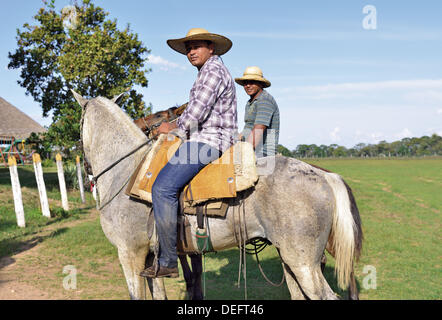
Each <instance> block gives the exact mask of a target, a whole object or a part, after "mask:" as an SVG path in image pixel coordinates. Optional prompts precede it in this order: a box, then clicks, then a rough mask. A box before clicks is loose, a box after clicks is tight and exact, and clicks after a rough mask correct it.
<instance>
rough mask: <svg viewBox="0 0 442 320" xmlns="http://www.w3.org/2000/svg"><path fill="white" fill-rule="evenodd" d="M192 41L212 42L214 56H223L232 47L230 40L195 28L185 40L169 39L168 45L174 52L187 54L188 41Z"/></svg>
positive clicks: (188, 33)
mask: <svg viewBox="0 0 442 320" xmlns="http://www.w3.org/2000/svg"><path fill="white" fill-rule="evenodd" d="M192 40H206V41H211V42H212V43H213V44H214V45H215V50H214V52H213V54H214V55H218V56H220V55H223V54H224V53H226V52H227V51H229V50H230V48H231V47H232V41H230V39H228V38H226V37H224V36H221V35H219V34H215V33H210V32H209V31H207V30H206V29H202V28H193V29H190V30H189V32H187V35H186V36H185V37H184V38H180V39H169V40H167V44H168V45H169V47H171V48H172V49H173V50H175V51H177V52H179V53H181V54H187V51H186V45H185V43H186V42H187V41H192Z"/></svg>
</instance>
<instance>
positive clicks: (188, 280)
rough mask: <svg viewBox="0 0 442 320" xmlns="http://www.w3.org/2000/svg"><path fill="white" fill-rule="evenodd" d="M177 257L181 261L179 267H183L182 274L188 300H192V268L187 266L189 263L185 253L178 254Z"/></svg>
mask: <svg viewBox="0 0 442 320" xmlns="http://www.w3.org/2000/svg"><path fill="white" fill-rule="evenodd" d="M178 258H179V259H180V262H181V267H182V269H183V274H184V280H185V281H186V291H187V298H188V299H189V300H192V298H193V276H192V270H191V269H190V267H189V263H188V262H187V255H184V254H183V255H181V254H180V255H178Z"/></svg>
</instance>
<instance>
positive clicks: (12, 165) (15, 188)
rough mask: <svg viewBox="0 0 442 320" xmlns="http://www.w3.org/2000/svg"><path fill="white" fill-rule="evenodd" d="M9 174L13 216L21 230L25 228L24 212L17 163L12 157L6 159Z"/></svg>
mask: <svg viewBox="0 0 442 320" xmlns="http://www.w3.org/2000/svg"><path fill="white" fill-rule="evenodd" d="M8 165H9V172H10V174H11V185H12V194H13V196H14V207H15V216H16V217H17V225H18V226H19V227H21V228H24V227H26V223H25V211H24V210H23V200H22V196H21V187H20V180H19V179H18V171H17V161H16V160H15V157H14V156H10V157H9V158H8Z"/></svg>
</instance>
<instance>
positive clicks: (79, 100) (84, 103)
mask: <svg viewBox="0 0 442 320" xmlns="http://www.w3.org/2000/svg"><path fill="white" fill-rule="evenodd" d="M71 92H72V94H73V95H74V98H75V100H77V102H78V103H79V104H80V106H81V107H82V108H84V106H85V105H86V104H87V103H88V102H89V100H87V99H85V98H83V97H82V96H81V95H79V94H78V93H76V92H75V91H74V90H72V89H71Z"/></svg>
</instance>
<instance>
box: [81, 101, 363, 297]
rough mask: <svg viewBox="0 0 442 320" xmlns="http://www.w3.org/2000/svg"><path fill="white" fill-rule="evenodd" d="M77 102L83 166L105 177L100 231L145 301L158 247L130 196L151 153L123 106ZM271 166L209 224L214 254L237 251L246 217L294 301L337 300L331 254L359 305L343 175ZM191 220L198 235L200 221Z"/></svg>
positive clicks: (352, 215)
mask: <svg viewBox="0 0 442 320" xmlns="http://www.w3.org/2000/svg"><path fill="white" fill-rule="evenodd" d="M74 95H75V98H76V99H77V101H78V102H79V103H80V105H81V106H82V107H83V116H82V129H81V136H82V144H83V149H84V155H85V158H86V159H87V162H88V163H89V164H90V166H91V169H92V173H93V174H94V176H97V175H100V173H102V172H103V171H104V173H103V174H102V175H100V177H99V179H98V182H97V188H98V195H99V199H100V204H101V206H102V207H103V206H104V207H103V208H102V210H100V219H101V226H102V228H103V231H104V233H105V235H106V237H107V238H108V239H109V241H110V242H111V243H112V244H113V245H114V246H116V248H117V250H118V257H119V259H120V262H121V265H122V267H123V271H124V276H125V277H126V281H127V285H128V289H129V295H130V297H131V298H132V299H143V298H144V297H145V286H144V279H143V278H142V277H140V276H139V274H140V272H141V271H142V270H143V269H144V267H145V260H146V256H147V255H148V253H149V251H151V250H152V249H151V248H152V247H153V246H152V244H153V243H152V242H153V241H154V240H153V238H152V239H151V240H150V239H149V236H148V217H149V211H150V207H149V206H148V205H147V204H146V203H143V202H140V201H134V200H131V199H130V198H129V197H128V196H127V195H126V194H125V192H124V191H125V185H126V184H127V182H128V178H129V177H130V176H131V175H132V173H133V171H134V170H135V168H136V167H137V166H138V164H139V163H140V161H141V160H142V158H143V156H144V155H145V154H146V153H147V152H148V151H149V149H150V147H151V145H150V144H149V143H147V137H146V136H145V135H144V133H143V132H142V131H141V130H140V129H139V128H138V127H137V126H136V125H135V124H134V123H133V121H132V120H131V119H130V118H129V117H128V116H127V115H126V114H125V113H124V112H123V111H122V110H121V109H120V108H119V107H118V105H117V104H116V101H117V99H114V100H109V99H106V98H103V97H98V98H94V99H91V100H86V99H84V98H82V97H81V96H79V95H78V94H75V93H74ZM146 143H147V144H146ZM143 144H145V145H144V146H143V147H141V148H139V149H138V150H137V148H138V147H139V146H141V145H143ZM134 150H137V151H135V152H133V153H132V151H134ZM128 154H130V155H128ZM273 159H274V169H273V170H272V172H271V173H270V174H267V175H263V176H260V178H259V181H258V183H257V184H256V185H255V187H254V188H251V189H249V190H246V191H244V192H241V193H240V194H239V196H240V197H241V198H243V199H244V201H243V202H238V203H237V204H236V205H233V206H231V207H230V208H229V210H228V212H227V215H226V218H225V219H210V226H209V228H210V235H211V240H212V244H213V248H214V250H215V251H220V250H223V249H227V248H232V247H236V246H238V245H239V243H238V241H237V239H238V231H237V225H238V221H237V220H236V221H235V219H238V212H239V210H241V212H243V214H244V215H245V218H244V219H243V221H244V222H245V228H246V230H247V234H246V239H243V240H244V241H247V240H250V239H254V238H264V239H267V240H269V241H270V242H271V243H272V244H273V245H274V246H275V247H276V248H277V249H278V252H279V254H280V258H281V260H282V263H283V266H284V268H283V269H284V275H285V278H286V282H287V286H288V289H289V291H290V295H291V298H292V299H336V298H337V297H336V295H335V293H334V292H333V291H332V289H331V288H330V286H329V285H328V283H327V281H326V280H325V278H324V276H323V274H322V272H321V257H322V254H323V252H324V250H325V249H327V251H328V252H330V253H331V255H332V256H333V257H335V259H336V266H335V267H336V272H337V279H338V284H339V286H340V287H341V288H343V289H346V288H348V287H349V288H350V293H351V297H353V298H357V288H356V282H355V277H354V264H355V262H356V261H357V259H358V258H359V255H360V253H361V247H362V229H361V221H360V217H359V212H358V209H357V206H356V203H355V201H354V198H353V195H352V192H351V190H350V188H349V187H348V186H347V185H346V184H345V182H344V181H343V180H342V179H341V178H340V177H339V176H338V175H337V174H334V173H330V172H327V171H325V170H323V169H320V168H317V167H313V166H311V165H309V164H306V163H304V162H301V161H298V160H296V159H293V158H287V157H283V156H276V157H274V158H273ZM118 160H120V161H118ZM108 168H109V170H105V169H108ZM241 203H242V207H241V208H239V205H240V204H241ZM235 212H236V218H235ZM188 219H189V222H190V224H191V225H192V234H195V231H196V226H197V222H196V217H195V216H189V217H188ZM243 236H244V235H243ZM192 262H193V261H192ZM148 285H149V289H150V291H151V294H152V297H153V299H166V292H165V287H164V283H163V279H149V280H148Z"/></svg>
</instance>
